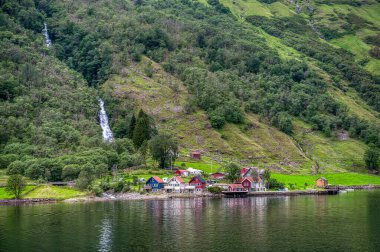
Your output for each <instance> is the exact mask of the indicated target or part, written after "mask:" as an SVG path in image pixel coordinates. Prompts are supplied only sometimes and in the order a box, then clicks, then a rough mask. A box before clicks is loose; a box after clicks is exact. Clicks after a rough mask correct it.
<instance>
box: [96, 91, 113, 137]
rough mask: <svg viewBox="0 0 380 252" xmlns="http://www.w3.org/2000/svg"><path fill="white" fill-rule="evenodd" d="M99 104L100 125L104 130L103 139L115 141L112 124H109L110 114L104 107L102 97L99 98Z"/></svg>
mask: <svg viewBox="0 0 380 252" xmlns="http://www.w3.org/2000/svg"><path fill="white" fill-rule="evenodd" d="M99 106H100V112H99V119H100V127H102V130H103V140H104V141H105V142H113V134H112V131H111V128H110V125H109V124H108V116H107V112H106V110H105V109H104V101H103V100H102V99H99Z"/></svg>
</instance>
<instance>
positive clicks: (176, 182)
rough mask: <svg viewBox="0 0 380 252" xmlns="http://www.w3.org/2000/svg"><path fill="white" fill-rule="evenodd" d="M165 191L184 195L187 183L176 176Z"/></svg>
mask: <svg viewBox="0 0 380 252" xmlns="http://www.w3.org/2000/svg"><path fill="white" fill-rule="evenodd" d="M165 191H166V192H168V193H171V192H174V193H182V192H185V181H183V179H182V178H181V177H179V176H174V177H172V178H171V179H170V180H169V181H168V185H167V186H165Z"/></svg>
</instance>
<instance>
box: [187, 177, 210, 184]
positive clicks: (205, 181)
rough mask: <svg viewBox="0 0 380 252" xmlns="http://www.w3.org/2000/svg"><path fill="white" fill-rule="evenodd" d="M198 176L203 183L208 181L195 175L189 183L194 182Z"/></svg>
mask: <svg viewBox="0 0 380 252" xmlns="http://www.w3.org/2000/svg"><path fill="white" fill-rule="evenodd" d="M196 178H198V179H199V180H200V181H201V182H202V183H206V181H205V180H204V179H203V178H202V177H201V176H194V177H193V178H192V179H191V180H190V182H189V183H191V182H193V180H195V179H196Z"/></svg>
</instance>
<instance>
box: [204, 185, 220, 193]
mask: <svg viewBox="0 0 380 252" xmlns="http://www.w3.org/2000/svg"><path fill="white" fill-rule="evenodd" d="M207 189H208V191H209V192H210V193H212V194H220V193H222V191H223V190H224V189H223V188H221V187H218V186H210V187H208V188H207Z"/></svg>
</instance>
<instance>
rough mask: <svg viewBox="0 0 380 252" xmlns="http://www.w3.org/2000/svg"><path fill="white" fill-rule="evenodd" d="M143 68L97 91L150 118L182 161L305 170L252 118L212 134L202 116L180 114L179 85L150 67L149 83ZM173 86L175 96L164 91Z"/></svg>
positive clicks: (297, 155)
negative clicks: (200, 157)
mask: <svg viewBox="0 0 380 252" xmlns="http://www.w3.org/2000/svg"><path fill="white" fill-rule="evenodd" d="M147 64H149V60H148V59H147V58H144V59H143V61H142V62H141V63H140V64H139V65H134V66H133V67H130V68H129V69H128V74H127V76H120V75H114V76H112V77H111V78H110V80H108V81H107V82H106V83H105V84H104V85H103V87H102V88H103V91H104V92H106V93H111V95H112V96H113V97H116V98H117V99H120V100H122V101H123V102H124V103H131V102H132V103H133V104H135V105H136V106H137V107H141V108H143V109H144V110H145V111H147V112H148V113H149V114H151V115H153V116H154V118H155V120H156V123H157V125H158V128H159V130H160V131H161V132H168V133H170V134H172V135H174V136H175V138H176V139H177V140H178V142H179V143H180V147H181V148H180V151H181V153H182V155H187V154H188V153H189V151H190V150H192V149H201V150H203V151H204V152H205V153H204V156H205V159H204V162H206V163H209V162H211V159H215V158H217V157H220V156H223V157H224V158H222V159H220V158H219V161H218V162H219V163H223V162H228V161H231V160H234V161H239V162H240V163H242V164H247V165H252V164H256V165H261V166H269V165H273V166H274V167H279V168H280V167H281V168H280V169H284V170H287V171H292V170H299V169H301V168H305V169H307V168H306V167H308V166H309V164H310V160H309V159H308V158H307V157H306V155H305V154H304V153H302V151H301V150H300V149H299V148H298V147H297V144H296V143H295V142H294V141H293V140H292V138H291V137H289V136H288V135H286V134H284V133H282V132H280V131H279V130H278V129H276V128H274V127H271V126H269V125H268V124H266V123H264V122H261V121H260V119H259V117H258V116H256V115H247V122H246V124H247V126H244V125H241V126H239V125H233V124H228V125H226V126H225V127H224V128H223V129H221V130H215V129H213V128H212V127H211V124H210V122H209V120H208V118H207V116H206V115H205V113H204V112H203V111H201V110H198V111H197V112H195V113H192V114H186V113H185V112H184V109H183V107H184V103H185V99H186V97H187V96H188V93H187V91H186V88H185V87H184V85H183V83H182V82H181V81H180V80H178V79H176V78H174V77H173V76H170V75H168V74H167V73H165V72H164V71H163V69H162V68H161V67H160V65H158V64H155V63H152V65H153V68H154V74H153V76H152V78H149V77H146V76H145V75H144V73H143V70H142V69H144V66H146V65H147ZM170 83H172V84H170ZM173 83H176V85H178V91H177V92H175V91H174V90H173V89H172V88H170V85H173ZM194 168H195V167H194Z"/></svg>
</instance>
